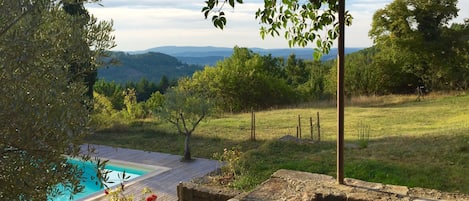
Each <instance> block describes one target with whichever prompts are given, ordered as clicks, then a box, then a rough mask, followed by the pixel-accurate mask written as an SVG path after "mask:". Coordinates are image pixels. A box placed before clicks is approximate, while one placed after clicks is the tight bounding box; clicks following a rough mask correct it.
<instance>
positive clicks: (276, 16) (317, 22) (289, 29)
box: [202, 0, 352, 57]
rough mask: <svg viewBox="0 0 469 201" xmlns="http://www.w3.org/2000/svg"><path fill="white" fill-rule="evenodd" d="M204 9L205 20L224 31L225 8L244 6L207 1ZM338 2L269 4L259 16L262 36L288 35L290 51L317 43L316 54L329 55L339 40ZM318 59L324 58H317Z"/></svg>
mask: <svg viewBox="0 0 469 201" xmlns="http://www.w3.org/2000/svg"><path fill="white" fill-rule="evenodd" d="M205 3H206V6H205V7H203V8H202V13H204V16H205V18H206V19H207V18H208V17H209V16H212V22H213V25H214V26H215V27H216V28H219V29H223V28H224V27H225V26H226V22H227V20H226V17H225V12H223V9H224V7H225V5H226V4H227V3H228V5H229V6H230V7H231V8H234V7H235V4H236V3H238V4H242V3H243V1H242V0H236V1H235V0H207V1H205ZM338 9H339V6H338V0H309V1H305V2H303V1H299V0H282V1H281V2H277V1H276V0H265V1H264V7H263V8H259V9H258V10H257V12H256V14H255V15H256V19H258V20H259V22H260V24H262V26H261V28H260V35H261V37H262V38H265V36H266V35H271V36H272V37H275V36H280V31H284V34H283V35H284V37H285V39H286V40H288V45H289V46H290V47H293V46H300V47H306V46H307V45H308V44H310V43H314V42H315V43H316V44H315V45H316V47H317V48H315V50H316V52H318V53H319V52H322V53H328V52H329V50H330V48H331V46H332V43H333V41H334V40H335V39H337V37H338V36H339V22H338V19H337V17H336V16H337V14H338ZM345 23H346V25H347V26H349V25H351V23H352V16H351V15H350V13H349V12H348V11H346V13H345ZM315 56H316V57H318V56H320V54H315Z"/></svg>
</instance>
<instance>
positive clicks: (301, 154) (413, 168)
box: [87, 95, 469, 194]
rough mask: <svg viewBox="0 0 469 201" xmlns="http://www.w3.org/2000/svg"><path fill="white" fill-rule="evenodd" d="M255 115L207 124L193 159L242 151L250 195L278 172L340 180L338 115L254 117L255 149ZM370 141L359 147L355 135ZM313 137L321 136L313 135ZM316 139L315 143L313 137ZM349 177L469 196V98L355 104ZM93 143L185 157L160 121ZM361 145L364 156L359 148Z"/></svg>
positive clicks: (313, 109) (110, 132)
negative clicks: (315, 126)
mask: <svg viewBox="0 0 469 201" xmlns="http://www.w3.org/2000/svg"><path fill="white" fill-rule="evenodd" d="M317 112H319V114H320V125H321V142H319V143H318V142H316V143H307V142H305V143H300V144H297V143H294V142H281V141H278V139H279V138H280V137H282V136H284V135H286V134H291V135H293V136H296V127H297V124H298V115H300V117H301V125H302V127H301V128H302V129H301V130H302V136H303V137H304V138H310V128H309V124H310V123H309V118H310V117H313V119H314V121H316V114H317ZM250 118H251V114H250V113H249V114H248V113H246V114H225V115H223V116H221V117H218V118H212V119H209V120H208V121H206V122H203V123H202V124H201V125H200V126H199V127H198V128H197V129H196V131H195V133H194V135H193V137H192V141H191V147H192V155H193V156H194V157H203V158H212V156H213V153H216V152H222V151H223V149H224V148H231V147H235V146H238V145H239V146H241V147H242V151H243V153H244V154H243V155H242V163H243V171H242V172H243V176H241V177H239V178H238V179H237V180H236V181H235V182H234V183H232V186H233V187H235V188H239V189H243V190H249V189H251V188H253V187H254V186H256V185H258V184H260V183H261V182H262V181H264V180H266V179H267V178H268V177H269V176H270V175H271V174H272V173H273V172H274V171H276V170H278V169H281V168H283V169H291V170H300V171H308V172H315V173H323V174H328V175H332V176H335V164H336V161H335V160H336V159H335V157H336V155H335V154H336V151H335V139H336V108H335V106H328V105H327V104H325V105H324V104H316V105H314V104H311V105H309V106H299V107H296V108H292V109H276V110H270V111H260V112H256V139H257V140H256V141H249V137H250V127H251V125H250V122H251V119H250ZM360 131H361V133H362V134H363V133H364V134H365V136H369V138H365V140H362V141H360V140H359V138H358V134H359V132H360ZM314 134H317V132H316V131H315V132H314ZM315 138H316V136H315ZM345 140H346V144H347V146H346V150H345V176H346V177H350V178H356V179H362V180H366V181H373V182H382V183H387V184H397V185H406V186H411V187H415V186H418V187H425V188H435V189H440V190H444V191H449V192H462V193H466V194H469V178H468V176H467V175H468V172H469V95H459V96H456V95H452V96H428V97H426V98H425V99H424V100H423V101H420V102H416V101H415V96H385V97H367V98H355V99H353V100H350V101H349V103H348V106H347V107H346V109H345ZM87 142H88V143H95V144H104V145H110V146H117V147H126V148H133V149H141V150H147V151H158V152H165V153H172V154H180V155H181V154H182V152H183V143H184V138H183V136H181V135H177V134H176V133H175V129H174V128H173V127H172V126H171V125H170V124H168V123H166V122H164V121H161V120H158V119H156V118H155V119H147V120H144V121H135V122H131V123H128V124H119V125H116V126H113V127H111V128H105V129H100V130H98V132H97V133H96V134H94V135H92V136H90V137H89V138H88V139H87ZM360 142H362V143H364V144H363V145H366V148H360V147H359V146H357V145H358V144H360Z"/></svg>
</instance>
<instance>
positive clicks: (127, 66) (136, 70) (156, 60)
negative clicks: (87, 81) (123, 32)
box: [98, 52, 202, 83]
mask: <svg viewBox="0 0 469 201" xmlns="http://www.w3.org/2000/svg"><path fill="white" fill-rule="evenodd" d="M111 57H112V58H114V59H116V60H117V61H118V62H119V64H117V65H110V66H107V67H104V68H99V69H98V78H99V79H104V80H106V81H115V82H119V83H124V82H127V81H135V82H136V81H139V80H141V79H142V78H145V79H146V80H149V81H151V82H155V83H158V82H159V80H160V79H161V77H162V76H166V77H168V78H169V79H177V78H179V77H182V76H191V75H192V74H193V73H194V72H195V71H196V70H200V69H202V66H199V65H189V64H186V63H182V62H181V61H179V60H178V59H176V58H175V57H172V56H169V55H166V54H163V53H156V52H147V53H143V54H129V53H125V52H113V53H112V55H111Z"/></svg>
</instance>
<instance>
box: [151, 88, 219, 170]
mask: <svg viewBox="0 0 469 201" xmlns="http://www.w3.org/2000/svg"><path fill="white" fill-rule="evenodd" d="M185 81H187V80H184V79H183V80H182V81H180V84H179V85H178V87H173V88H170V89H169V90H168V91H167V92H166V93H165V102H164V104H163V107H162V110H161V112H160V116H161V117H162V118H164V119H166V120H168V121H169V122H170V123H171V124H173V125H175V126H176V128H177V130H178V133H179V134H182V135H184V136H185V141H184V157H183V159H182V160H183V161H190V160H192V158H191V151H190V146H189V142H190V138H191V135H192V133H193V132H194V130H195V128H196V127H197V126H198V125H199V123H200V122H201V121H202V120H203V119H204V118H206V117H207V116H208V115H209V113H210V111H211V108H212V104H211V101H210V100H209V99H208V98H207V97H204V93H202V92H200V91H199V90H196V88H194V87H189V86H188V85H185V84H182V82H185ZM186 83H188V82H186Z"/></svg>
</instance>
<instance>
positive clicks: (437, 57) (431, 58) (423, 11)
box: [369, 0, 458, 88]
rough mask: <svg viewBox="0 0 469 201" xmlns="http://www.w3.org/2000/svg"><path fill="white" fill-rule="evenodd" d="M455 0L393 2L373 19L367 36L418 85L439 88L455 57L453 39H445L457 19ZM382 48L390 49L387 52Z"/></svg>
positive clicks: (399, 0) (400, 0) (406, 0)
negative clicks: (452, 53)
mask: <svg viewBox="0 0 469 201" xmlns="http://www.w3.org/2000/svg"><path fill="white" fill-rule="evenodd" d="M456 4H457V0H435V1H428V0H395V1H393V2H392V3H391V4H389V5H387V6H386V7H385V8H383V9H380V10H378V11H377V12H376V13H375V14H374V16H373V23H372V29H371V30H370V32H369V35H370V36H371V37H372V38H373V40H374V43H375V45H376V46H377V47H378V48H379V49H381V50H384V51H382V52H386V53H389V52H391V54H389V55H388V58H389V59H390V60H391V61H392V62H394V63H398V65H400V66H402V71H403V72H407V73H412V74H414V75H415V76H416V77H417V78H418V81H417V83H419V84H425V85H427V86H429V87H433V88H442V87H443V85H441V84H442V83H445V82H447V81H449V80H448V78H449V77H448V71H447V69H449V68H450V66H451V65H454V62H452V61H451V60H453V59H455V57H452V56H450V55H451V52H453V51H454V44H452V43H450V41H451V40H452V39H451V38H448V37H446V36H445V34H444V32H445V30H448V28H449V25H448V23H449V21H450V20H451V19H453V18H454V17H456V16H457V13H458V8H457V7H456ZM385 49H391V51H387V50H385Z"/></svg>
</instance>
